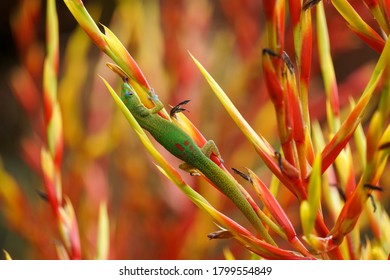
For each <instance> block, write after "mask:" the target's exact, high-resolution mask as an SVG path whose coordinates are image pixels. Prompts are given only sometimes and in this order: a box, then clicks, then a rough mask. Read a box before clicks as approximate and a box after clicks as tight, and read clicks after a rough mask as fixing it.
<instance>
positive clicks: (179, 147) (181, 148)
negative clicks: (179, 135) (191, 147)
mask: <svg viewBox="0 0 390 280" xmlns="http://www.w3.org/2000/svg"><path fill="white" fill-rule="evenodd" d="M175 147H176V148H178V149H179V150H180V151H181V152H183V151H184V147H183V146H182V145H180V144H179V143H176V144H175Z"/></svg>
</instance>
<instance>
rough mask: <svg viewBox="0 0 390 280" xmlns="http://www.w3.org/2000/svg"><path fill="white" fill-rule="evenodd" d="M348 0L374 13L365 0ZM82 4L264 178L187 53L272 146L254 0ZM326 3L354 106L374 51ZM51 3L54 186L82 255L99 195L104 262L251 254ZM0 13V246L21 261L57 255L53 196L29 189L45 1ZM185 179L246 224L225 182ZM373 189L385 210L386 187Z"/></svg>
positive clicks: (290, 207)
mask: <svg viewBox="0 0 390 280" xmlns="http://www.w3.org/2000/svg"><path fill="white" fill-rule="evenodd" d="M325 2H326V1H325ZM350 2H351V3H352V4H353V5H354V7H355V8H356V9H357V10H358V11H359V13H360V14H361V15H362V17H364V18H365V20H366V21H367V22H369V23H370V22H372V20H371V19H370V17H371V16H370V15H369V14H368V12H367V9H366V8H365V7H364V5H363V3H362V1H350ZM84 4H85V5H86V6H87V8H88V10H89V11H90V12H91V14H92V16H93V18H94V20H95V21H96V22H100V23H102V24H104V25H107V26H109V27H110V29H111V30H113V32H114V33H115V34H116V35H117V36H118V38H119V39H120V40H121V41H122V42H123V43H124V44H125V45H126V47H127V49H128V50H129V52H130V53H131V54H132V55H133V57H134V58H135V60H136V61H137V62H138V64H139V66H140V67H141V69H142V71H143V72H144V74H145V76H146V77H147V79H148V81H149V82H150V83H151V85H152V86H153V87H154V89H155V91H156V92H157V93H158V95H159V98H160V99H161V100H162V101H163V102H164V104H165V105H168V104H170V105H176V104H177V103H179V102H180V101H182V100H185V99H190V100H191V102H190V103H189V105H188V106H187V108H188V110H189V111H190V112H189V113H186V114H187V116H188V118H189V119H191V121H192V122H193V123H194V124H195V125H196V126H197V127H198V128H199V129H200V130H201V131H202V133H203V135H205V136H206V137H207V138H208V139H213V140H214V141H215V142H216V143H217V145H218V147H219V150H220V151H221V153H222V157H223V159H224V160H225V164H226V166H227V167H229V168H230V167H236V168H242V167H249V168H251V169H252V170H255V171H256V173H257V174H258V176H259V177H260V178H262V180H264V181H265V182H269V180H270V176H271V173H270V172H269V171H268V170H267V169H266V168H265V166H264V164H263V163H262V162H261V160H260V159H259V158H258V156H257V155H256V154H255V153H254V152H253V148H252V147H251V145H250V144H249V143H247V142H246V141H245V138H244V137H243V135H242V134H241V133H240V131H239V130H238V129H237V128H236V127H235V125H234V123H233V122H232V121H231V119H230V118H229V117H228V116H227V114H226V113H225V111H224V110H223V108H222V106H221V105H220V104H219V103H218V102H217V99H216V98H215V97H214V96H213V95H212V94H211V91H210V89H209V87H208V86H207V84H206V83H205V82H204V80H203V78H202V77H201V75H200V73H199V71H198V70H197V68H196V66H195V65H194V63H193V61H192V60H191V58H190V57H189V55H188V52H187V50H189V51H191V53H193V54H194V55H195V56H196V57H197V59H199V60H200V61H202V64H203V65H205V67H207V69H208V71H209V72H210V73H212V75H213V77H214V78H215V79H216V80H217V81H218V82H219V84H220V85H223V87H224V90H225V91H226V92H227V93H228V95H229V97H230V98H231V99H232V101H233V102H234V104H235V105H236V107H237V108H238V109H239V110H240V112H241V113H242V115H243V116H244V117H245V118H246V119H247V121H248V122H249V123H250V124H251V125H252V126H253V128H254V129H255V130H256V131H258V132H259V133H261V134H262V135H263V136H264V137H265V138H266V139H267V140H268V141H269V142H270V143H271V144H272V145H273V146H274V147H275V148H278V147H279V146H280V143H278V137H277V131H276V130H277V125H276V123H275V117H274V109H273V106H272V102H271V101H270V100H269V96H268V93H267V90H266V87H265V84H264V81H263V77H262V66H261V60H262V49H263V47H264V45H263V39H264V38H263V35H264V14H263V10H262V3H261V1H257V0H220V1H217V0H215V1H212V0H199V1H191V0H161V1H136V0H127V1H125V0H122V1H121V0H117V1H110V0H107V1H103V0H101V1H97V0H95V1H84ZM325 6H326V9H327V20H328V28H329V30H331V32H330V36H331V38H330V40H331V47H332V56H333V59H334V64H335V70H336V76H337V79H338V83H339V92H340V103H341V107H343V108H348V107H349V98H351V97H352V98H353V97H356V96H357V95H358V94H360V93H361V92H362V89H363V88H364V86H365V85H366V83H367V81H368V79H369V75H370V72H371V70H372V69H373V65H374V64H373V63H374V62H375V60H376V59H377V57H378V54H376V53H375V52H374V51H373V50H371V49H370V48H369V47H367V46H366V45H365V44H364V43H362V41H361V40H359V38H358V37H356V36H355V35H354V34H352V33H351V32H350V31H349V30H348V28H347V26H346V24H345V22H344V21H343V19H341V18H340V16H338V14H337V12H336V11H335V10H334V9H333V7H331V5H326V3H325ZM57 11H58V17H59V28H60V62H59V63H60V73H59V75H60V76H59V100H60V105H61V109H62V114H63V123H64V141H65V151H64V161H63V167H62V168H63V170H62V180H63V183H62V185H63V192H64V193H65V194H66V195H67V196H69V198H70V200H71V201H72V204H73V207H74V208H75V213H76V218H77V222H78V226H79V232H80V239H81V248H82V255H83V258H87V259H88V258H93V257H94V255H95V254H96V239H97V221H98V213H99V205H100V203H102V202H106V203H107V206H108V214H109V221H110V228H109V229H110V242H109V244H110V245H109V258H112V259H215V258H217V259H219V258H223V250H224V248H225V247H226V246H229V248H230V249H231V250H232V252H233V253H234V255H235V256H236V257H237V258H248V257H249V253H248V252H247V251H246V250H245V249H244V248H242V247H240V246H238V245H237V244H236V243H234V242H231V241H229V240H218V241H213V240H208V238H207V234H208V233H210V232H213V231H215V230H217V227H216V226H215V225H214V223H213V221H212V220H211V219H210V218H209V217H208V216H206V215H205V214H203V213H200V212H199V211H198V210H197V208H196V207H195V206H194V205H193V204H192V203H190V202H189V201H188V199H187V198H186V197H185V196H184V195H183V194H182V193H181V192H180V191H179V190H178V189H177V188H176V187H175V186H174V185H172V184H171V183H170V182H169V181H168V180H167V179H166V178H165V177H163V176H162V175H161V174H160V173H159V172H158V171H157V169H156V168H155V166H154V165H153V163H152V161H151V160H150V157H149V156H148V155H147V154H146V152H145V150H144V148H143V146H142V145H141V144H140V143H139V140H138V138H136V137H135V134H134V132H132V131H131V130H130V128H129V126H128V124H127V123H126V121H125V120H124V118H123V116H122V115H121V114H120V112H118V110H117V108H116V107H115V105H114V104H113V101H112V99H111V97H110V96H109V94H108V92H107V89H106V88H105V87H104V85H103V83H102V81H101V80H100V79H99V78H98V75H97V74H99V75H101V76H103V77H105V78H106V79H107V80H108V81H110V82H111V84H115V83H117V84H118V85H119V81H118V80H117V77H115V75H114V74H113V73H111V72H110V71H109V70H108V69H107V68H106V66H105V63H106V62H107V61H109V59H108V58H107V57H106V56H104V55H102V54H101V53H100V52H99V50H98V49H97V48H96V47H95V46H93V45H92V44H91V42H90V40H89V38H88V37H87V36H86V35H85V34H84V33H83V31H82V30H81V29H80V28H79V27H77V24H76V21H75V20H74V18H73V17H72V16H71V14H70V12H69V11H68V9H67V8H66V6H65V5H64V3H63V1H57ZM0 13H1V14H2V15H1V16H0V20H1V24H0V32H1V44H0V48H1V51H0V55H1V59H0V71H1V75H0V81H1V82H0V85H1V87H0V88H1V93H0V120H1V125H0V154H1V161H2V164H3V167H2V168H4V170H6V172H7V173H9V174H10V175H12V177H13V178H15V180H16V181H15V183H16V185H17V187H15V188H13V191H12V195H10V199H9V200H8V204H7V203H6V202H4V201H5V200H0V203H2V205H0V210H1V211H0V248H3V249H5V250H7V252H9V253H10V255H11V256H12V257H13V258H15V259H55V258H57V253H56V250H55V246H54V244H55V243H56V239H58V233H57V229H56V226H55V224H54V222H53V219H52V213H51V211H50V209H49V207H48V204H47V203H46V202H45V201H44V200H43V199H42V198H41V197H40V196H39V195H38V194H37V193H38V190H42V189H43V187H42V185H43V180H42V174H41V171H40V165H39V157H40V156H39V151H40V147H41V146H42V145H45V140H44V139H45V138H44V136H45V132H44V130H43V128H42V118H43V117H42V114H43V113H42V94H41V92H42V65H43V58H44V55H45V43H44V38H45V1H40V0H19V1H3V2H2V3H1V10H0ZM289 26H290V25H289V22H288V20H287V22H286V39H285V40H286V51H287V53H288V54H289V55H290V57H294V51H293V49H294V48H293V35H292V32H291V28H290V27H289ZM313 38H314V37H313ZM314 40H315V39H314ZM315 45H316V43H314V47H313V48H314V49H316V46H315ZM312 67H313V68H312V75H311V80H310V92H309V94H310V113H311V118H312V119H317V120H319V121H320V122H323V121H324V120H325V106H324V104H325V94H324V89H323V85H322V80H321V75H320V68H319V65H318V57H317V54H316V52H313V61H312ZM160 151H161V152H162V153H165V151H163V149H160ZM166 156H167V157H168V158H171V157H170V155H166ZM356 160H357V159H356ZM172 161H173V162H177V163H178V164H179V161H177V160H176V159H173V158H172ZM183 176H184V177H185V179H186V180H187V182H188V183H189V184H190V185H191V186H194V188H196V189H197V190H198V191H199V192H200V193H202V194H203V195H204V196H205V197H206V198H207V199H208V200H209V201H210V202H212V203H213V205H214V206H215V207H216V208H218V209H222V210H223V211H224V212H225V213H228V214H229V216H230V217H233V218H237V220H238V221H240V222H242V223H244V224H245V221H243V220H244V219H243V218H242V217H241V216H239V214H238V213H237V211H236V210H235V209H234V207H232V204H231V203H230V202H229V201H227V200H226V199H225V198H223V196H222V195H221V194H220V193H219V192H217V191H216V190H215V189H213V188H212V187H210V186H209V185H208V184H207V183H206V182H204V181H202V180H199V179H198V178H195V177H190V176H188V175H186V174H184V173H183ZM389 181H390V177H388V176H384V177H383V178H382V184H383V185H387V184H388V183H389ZM0 188H3V186H0ZM381 195H382V197H381V200H382V202H383V203H384V205H385V207H387V208H388V207H389V202H388V201H389V200H388V197H389V192H388V190H385V191H384V192H383V194H381ZM278 200H279V202H280V203H281V205H283V207H284V209H285V210H286V212H287V213H288V214H289V218H290V219H291V220H292V221H296V220H299V209H298V208H297V207H296V205H294V204H292V203H291V202H292V201H293V200H294V198H293V196H292V195H291V194H290V193H289V192H288V191H286V190H284V189H281V190H280V193H279V194H278ZM298 235H299V232H298Z"/></svg>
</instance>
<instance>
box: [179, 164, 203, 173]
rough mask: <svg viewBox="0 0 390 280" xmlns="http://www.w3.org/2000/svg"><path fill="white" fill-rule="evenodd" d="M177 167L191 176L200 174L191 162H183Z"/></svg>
mask: <svg viewBox="0 0 390 280" xmlns="http://www.w3.org/2000/svg"><path fill="white" fill-rule="evenodd" d="M179 168H180V169H181V170H184V171H185V172H188V173H190V175H191V176H200V173H199V170H198V169H196V168H195V167H193V166H192V165H191V164H188V163H187V162H183V163H182V164H180V165H179Z"/></svg>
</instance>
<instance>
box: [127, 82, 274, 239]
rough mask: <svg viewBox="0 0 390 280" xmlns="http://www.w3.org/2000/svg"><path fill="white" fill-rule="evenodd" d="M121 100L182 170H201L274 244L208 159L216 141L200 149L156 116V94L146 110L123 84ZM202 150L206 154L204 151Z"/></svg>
mask: <svg viewBox="0 0 390 280" xmlns="http://www.w3.org/2000/svg"><path fill="white" fill-rule="evenodd" d="M121 98H122V101H123V102H124V104H125V105H126V107H127V108H128V109H129V111H130V112H131V113H132V115H133V116H134V118H135V119H136V120H137V122H138V123H139V125H140V126H141V127H142V128H143V129H145V130H147V131H149V133H150V134H151V135H152V136H153V137H154V139H156V140H157V142H159V143H160V144H161V145H162V146H163V147H164V148H165V149H167V150H168V151H169V152H170V153H171V154H172V155H174V156H175V157H177V158H179V159H181V160H182V161H184V164H182V165H181V166H180V168H182V169H184V170H186V171H193V170H195V169H196V170H199V171H200V172H202V173H203V175H204V176H206V177H207V178H208V179H210V181H211V182H213V183H214V185H215V186H217V187H218V188H219V189H220V190H221V191H222V192H223V193H224V194H225V195H226V196H227V197H228V198H230V200H232V201H233V202H234V204H235V205H236V206H237V207H238V208H239V209H240V210H241V211H242V213H244V215H245V216H246V218H247V219H248V220H249V221H250V222H251V224H252V225H253V226H254V227H255V228H256V230H257V231H258V232H259V233H260V234H261V236H262V238H263V239H264V240H266V241H268V242H270V243H271V244H274V242H273V240H272V238H271V237H270V236H269V234H268V232H267V231H266V230H265V228H264V226H263V224H262V223H261V221H260V219H259V217H258V216H257V214H256V212H255V211H254V210H253V208H252V206H251V205H250V204H249V202H248V201H247V199H246V198H245V196H244V195H243V194H242V193H241V191H240V189H239V187H238V186H237V183H236V182H235V181H234V180H233V179H231V178H230V177H229V176H228V175H227V174H226V173H225V172H224V171H222V169H221V168H219V167H218V166H217V165H216V164H215V163H214V162H213V161H212V160H211V159H210V158H209V157H208V156H210V154H211V152H215V151H216V152H217V155H219V153H218V150H217V149H216V146H215V144H214V142H213V141H208V142H207V144H206V145H205V147H204V148H202V149H200V148H199V147H198V145H196V143H195V142H194V141H193V139H192V138H191V137H190V136H189V135H188V134H187V133H185V132H184V131H183V130H181V129H180V128H179V127H178V126H177V125H175V124H174V123H172V122H170V121H168V120H166V119H163V118H162V117H160V116H159V115H158V114H157V113H158V111H160V110H161V109H162V108H163V104H162V103H161V101H160V100H159V99H158V98H157V96H156V95H155V94H154V93H151V96H150V98H151V99H152V100H153V102H154V103H155V107H153V108H152V109H148V108H146V107H145V106H144V105H143V104H142V103H141V101H140V99H139V97H138V96H137V94H136V93H135V92H134V90H133V89H132V87H131V86H130V85H129V84H128V83H126V82H125V83H123V85H122V94H121ZM202 150H203V151H202Z"/></svg>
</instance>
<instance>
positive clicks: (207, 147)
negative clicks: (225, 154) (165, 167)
mask: <svg viewBox="0 0 390 280" xmlns="http://www.w3.org/2000/svg"><path fill="white" fill-rule="evenodd" d="M201 151H202V153H203V154H204V155H205V156H206V157H207V158H210V156H211V154H215V155H216V156H217V157H218V159H219V160H220V161H221V163H223V159H222V157H221V154H220V152H219V150H218V147H217V145H216V144H215V142H214V141H213V140H208V141H207V142H206V144H204V145H203V147H202V148H201ZM179 168H180V169H181V170H184V171H186V172H188V173H190V174H191V176H199V175H200V174H199V171H198V169H197V168H195V167H194V166H192V165H191V164H189V163H187V162H183V163H182V164H180V165H179Z"/></svg>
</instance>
